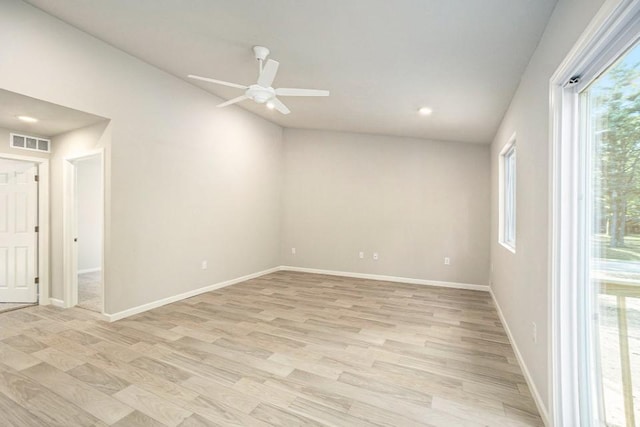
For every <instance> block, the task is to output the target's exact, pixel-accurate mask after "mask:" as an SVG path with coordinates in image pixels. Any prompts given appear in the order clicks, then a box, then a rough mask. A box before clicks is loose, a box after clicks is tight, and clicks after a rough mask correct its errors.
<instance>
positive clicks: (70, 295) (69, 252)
mask: <svg viewBox="0 0 640 427" xmlns="http://www.w3.org/2000/svg"><path fill="white" fill-rule="evenodd" d="M96 156H99V157H100V168H101V180H100V193H101V194H102V218H101V222H102V251H101V252H102V258H101V260H100V262H101V264H102V265H101V266H100V267H99V268H97V270H95V271H102V272H103V274H102V277H101V279H100V280H101V282H102V296H101V297H102V298H101V305H102V308H101V311H100V313H101V314H103V315H104V314H105V312H104V308H105V289H106V287H107V286H108V284H107V283H106V281H105V275H104V269H105V238H106V237H105V236H106V232H105V217H106V215H105V209H106V195H105V173H106V171H105V158H104V157H105V156H104V148H97V149H93V150H88V151H85V152H84V153H82V154H76V155H73V156H69V157H65V158H64V160H63V165H62V166H63V170H62V173H63V176H62V194H63V207H62V212H63V213H62V222H63V224H62V230H63V233H62V236H63V237H62V238H63V273H62V276H63V283H64V301H65V303H66V304H67V305H66V306H67V307H73V306H75V305H77V304H78V273H80V271H78V245H77V244H76V242H74V239H75V238H76V237H77V230H76V227H77V217H76V202H77V200H76V190H77V188H76V187H77V184H76V163H77V162H79V161H82V160H86V159H89V158H91V157H96Z"/></svg>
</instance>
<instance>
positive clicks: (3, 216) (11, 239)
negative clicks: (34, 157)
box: [0, 159, 38, 303]
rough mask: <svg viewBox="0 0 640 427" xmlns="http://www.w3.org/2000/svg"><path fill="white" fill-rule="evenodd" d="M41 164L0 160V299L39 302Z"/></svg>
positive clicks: (0, 300)
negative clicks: (37, 226)
mask: <svg viewBox="0 0 640 427" xmlns="http://www.w3.org/2000/svg"><path fill="white" fill-rule="evenodd" d="M36 175H37V166H36V165H35V164H33V163H29V162H21V161H17V160H7V159H0V302H26V303H30V302H36V301H37V298H38V289H37V284H36V276H37V275H38V273H37V260H38V234H37V232H36V225H37V220H38V183H37V182H36V178H35V176H36Z"/></svg>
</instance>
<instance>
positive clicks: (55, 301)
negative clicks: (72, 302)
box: [49, 298, 67, 308]
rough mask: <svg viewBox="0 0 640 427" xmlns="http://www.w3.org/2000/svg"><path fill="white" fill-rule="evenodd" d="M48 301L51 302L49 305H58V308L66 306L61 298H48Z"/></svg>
mask: <svg viewBox="0 0 640 427" xmlns="http://www.w3.org/2000/svg"><path fill="white" fill-rule="evenodd" d="M49 302H51V305H52V306H54V307H58V308H67V307H66V306H65V304H64V301H62V300H61V299H58V298H49Z"/></svg>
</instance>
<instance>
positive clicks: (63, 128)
mask: <svg viewBox="0 0 640 427" xmlns="http://www.w3.org/2000/svg"><path fill="white" fill-rule="evenodd" d="M18 116H29V117H33V118H37V119H38V122H37V123H25V122H23V121H21V120H19V119H18ZM103 120H106V119H104V118H103V117H99V116H94V115H93V114H89V113H84V112H82V111H78V110H73V109H71V108H67V107H62V106H60V105H56V104H52V103H50V102H45V101H41V100H39V99H35V98H30V97H28V96H25V95H20V94H18V93H14V92H9V91H6V90H2V89H0V128H5V129H9V130H11V131H15V132H24V133H28V134H29V135H34V136H41V137H51V136H54V135H58V134H61V133H64V132H69V131H71V130H74V129H79V128H82V127H85V126H89V125H92V124H94V123H98V122H100V121H103Z"/></svg>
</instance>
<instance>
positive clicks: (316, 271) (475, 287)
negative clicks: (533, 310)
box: [280, 265, 489, 292]
mask: <svg viewBox="0 0 640 427" xmlns="http://www.w3.org/2000/svg"><path fill="white" fill-rule="evenodd" d="M280 270H281V271H297V272H300V273H314V274H327V275H329V276H343V277H354V278H357V279H369V280H381V281H385V282H398V283H410V284H412V285H426V286H440V287H444V288H456V289H467V290H471V291H484V292H489V286H487V285H475V284H472V283H456V282H443V281H440V280H425V279H412V278H409V277H396V276H384V275H380V274H366V273H351V272H348V271H333V270H319V269H317V268H306V267H292V266H288V265H282V266H280Z"/></svg>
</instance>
